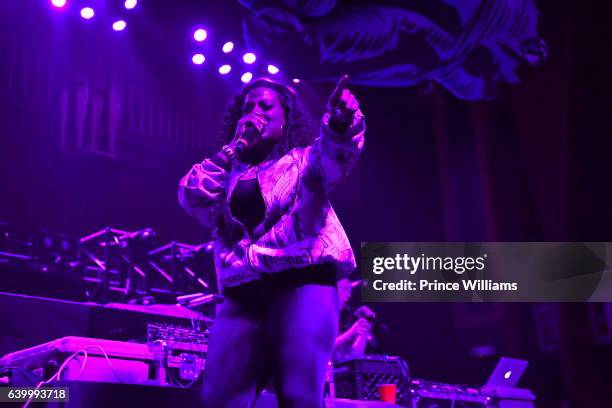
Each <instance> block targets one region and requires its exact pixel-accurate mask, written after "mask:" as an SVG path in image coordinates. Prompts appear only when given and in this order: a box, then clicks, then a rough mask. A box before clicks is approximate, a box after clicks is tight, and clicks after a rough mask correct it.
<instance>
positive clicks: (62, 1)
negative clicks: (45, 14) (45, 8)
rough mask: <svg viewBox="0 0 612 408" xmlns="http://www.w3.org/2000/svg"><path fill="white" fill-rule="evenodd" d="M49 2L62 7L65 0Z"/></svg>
mask: <svg viewBox="0 0 612 408" xmlns="http://www.w3.org/2000/svg"><path fill="white" fill-rule="evenodd" d="M51 4H52V5H53V6H54V7H57V8H62V7H64V6H65V5H66V0H51Z"/></svg>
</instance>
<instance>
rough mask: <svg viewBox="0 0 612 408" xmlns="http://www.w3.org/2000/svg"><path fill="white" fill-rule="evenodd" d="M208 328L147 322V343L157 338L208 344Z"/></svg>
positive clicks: (168, 340)
mask: <svg viewBox="0 0 612 408" xmlns="http://www.w3.org/2000/svg"><path fill="white" fill-rule="evenodd" d="M208 335H209V332H208V329H205V330H194V329H189V328H186V327H180V326H176V325H172V324H162V323H150V324H147V343H152V342H154V341H157V340H162V341H167V342H181V343H190V344H208Z"/></svg>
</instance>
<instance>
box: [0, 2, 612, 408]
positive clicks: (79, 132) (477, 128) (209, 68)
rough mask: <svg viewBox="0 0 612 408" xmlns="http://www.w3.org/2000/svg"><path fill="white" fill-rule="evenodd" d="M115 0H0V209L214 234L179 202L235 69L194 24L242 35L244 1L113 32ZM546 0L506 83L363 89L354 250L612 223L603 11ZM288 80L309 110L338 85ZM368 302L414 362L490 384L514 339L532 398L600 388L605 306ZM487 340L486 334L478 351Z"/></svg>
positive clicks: (602, 227) (604, 387)
mask: <svg viewBox="0 0 612 408" xmlns="http://www.w3.org/2000/svg"><path fill="white" fill-rule="evenodd" d="M114 3H120V2H112V1H109V2H107V4H108V6H107V7H106V9H105V10H104V12H101V13H100V14H99V16H96V19H97V21H91V22H83V21H80V19H79V18H77V17H76V16H75V15H74V13H72V15H71V14H70V13H69V12H58V11H56V10H52V9H51V8H50V7H48V6H47V4H46V2H45V1H36V2H21V1H16V0H9V1H3V2H2V4H1V5H0V96H1V97H0V146H1V148H0V174H1V176H0V197H1V202H0V221H5V222H8V223H10V224H11V225H12V226H14V229H15V230H16V234H17V235H18V236H21V237H23V238H27V237H28V236H29V235H31V234H32V233H33V232H34V231H37V230H38V229H40V228H48V229H49V230H50V231H54V232H58V233H62V234H67V235H72V236H84V235H86V234H88V233H91V232H94V231H96V230H98V229H100V228H102V227H105V226H114V227H117V228H125V229H128V230H130V229H138V228H142V227H152V228H154V229H155V230H156V231H158V236H159V239H161V240H166V241H170V240H177V241H181V242H188V243H193V244H196V243H201V242H204V241H205V240H207V239H208V236H207V233H206V231H204V230H203V229H202V228H200V227H199V226H198V225H197V224H196V223H195V222H194V220H192V219H190V218H189V217H188V216H187V215H186V214H185V213H184V212H183V211H182V210H181V209H180V208H179V206H178V203H177V199H176V189H177V182H178V179H179V178H180V177H181V176H182V175H183V174H184V173H185V172H186V171H187V170H188V169H189V168H190V166H191V165H192V164H193V163H194V162H195V161H199V160H201V159H202V158H204V157H206V156H207V155H210V154H212V153H213V152H215V151H216V150H217V149H218V148H219V143H218V140H217V135H218V129H219V124H220V118H221V116H222V114H223V112H224V110H225V107H226V106H227V103H228V101H229V99H230V97H231V95H232V94H233V93H234V92H235V91H236V90H237V89H239V86H240V81H239V79H238V78H239V73H240V70H238V69H235V70H234V72H233V73H232V75H230V76H229V77H227V78H222V77H221V76H220V75H219V74H218V73H217V72H216V69H215V67H214V64H215V63H216V62H217V61H220V59H219V58H221V56H220V55H219V53H215V52H214V51H213V50H212V48H210V49H206V48H205V49H204V52H205V54H206V55H207V57H208V58H209V60H208V61H207V63H205V64H204V66H202V67H196V66H194V65H192V64H191V62H190V57H191V53H192V51H193V50H194V49H196V45H194V43H193V41H191V40H190V33H191V29H192V26H193V25H194V24H195V23H196V22H203V24H205V25H206V26H207V27H208V28H209V39H208V40H207V43H209V44H210V45H204V46H203V47H213V46H214V47H216V48H219V47H220V45H221V44H222V43H223V42H224V41H226V40H228V39H231V40H234V41H235V42H237V43H238V48H240V47H242V44H240V42H239V37H240V19H239V13H240V9H239V7H238V5H237V4H236V3H235V2H211V1H194V0H191V1H186V0H184V1H180V2H179V1H170V0H155V1H153V0H150V1H148V2H146V4H143V5H141V6H140V9H139V10H138V11H137V12H134V13H132V15H130V16H129V19H128V30H127V31H126V32H124V33H114V32H113V31H112V30H110V27H109V26H110V20H109V19H110V17H111V16H112V15H113V13H114V12H115V10H118V8H114ZM143 3H144V2H143ZM100 4H102V2H100ZM537 4H538V8H539V10H540V12H541V19H540V28H539V32H540V34H541V36H542V37H543V38H544V39H545V40H546V41H547V42H548V45H549V48H550V57H549V59H548V61H547V62H545V63H544V64H543V65H542V66H540V67H536V68H533V67H525V68H524V69H522V70H520V72H519V77H520V78H521V81H522V82H521V83H520V84H518V85H513V86H502V88H501V89H500V96H499V98H498V99H496V100H493V101H483V102H476V103H474V102H471V103H470V102H465V101H461V100H458V99H456V98H455V97H454V96H452V95H450V94H449V93H448V92H447V91H445V90H444V89H441V88H439V87H437V86H433V88H431V89H429V91H427V89H426V87H423V88H410V89H400V88H393V89H392V88H387V89H381V88H365V87H357V88H354V89H353V90H354V92H355V93H356V94H357V95H358V97H359V99H360V102H361V104H362V108H363V111H364V113H365V114H366V117H367V124H368V132H367V141H366V147H365V150H364V152H363V155H362V158H361V160H360V162H359V163H358V166H357V168H356V169H355V170H354V171H353V173H352V175H351V177H350V178H349V179H348V180H346V181H345V182H344V183H343V184H342V185H341V186H340V187H339V188H338V190H337V191H336V192H335V193H334V197H333V204H334V208H335V209H336V212H337V213H338V214H339V216H340V218H341V221H342V222H343V224H344V226H345V229H346V230H347V232H348V234H349V237H350V239H351V241H352V242H353V244H354V247H355V248H356V249H358V248H359V242H361V241H610V240H611V236H610V231H612V229H611V227H612V211H610V202H611V200H610V199H611V198H612V197H611V195H612V194H611V192H610V185H612V183H611V182H610V181H611V180H610V173H611V172H610V160H609V157H610V153H611V152H612V149H611V147H612V143H611V142H610V127H609V123H610V121H609V103H608V100H609V98H608V94H609V87H608V84H609V76H610V68H609V65H608V64H607V61H606V59H607V57H608V56H609V55H608V54H609V53H608V51H609V33H608V29H607V23H608V21H607V18H608V10H607V7H606V4H605V2H577V1H568V0H561V1H548V0H547V1H538V2H537ZM100 7H102V6H100ZM105 19H106V20H105ZM104 21H106V23H105V24H106V25H103V24H104V23H103V22H104ZM237 67H238V65H236V67H235V68H237ZM297 88H298V91H299V93H300V94H301V95H302V97H303V98H304V100H305V101H306V103H307V104H308V106H309V107H310V108H311V110H312V113H313V117H315V118H317V117H318V116H319V115H320V113H321V112H322V109H323V107H324V103H325V98H326V96H327V94H328V93H329V92H330V91H331V89H332V84H320V83H301V84H299V86H297ZM34 284H35V283H34ZM372 307H373V308H374V309H375V310H376V311H377V312H378V313H379V315H380V317H381V319H382V320H383V321H385V323H386V324H387V325H388V326H389V327H391V331H390V333H388V334H382V335H381V339H380V351H381V352H384V353H387V354H399V355H401V356H403V357H405V358H406V359H407V361H408V362H409V364H410V365H411V368H412V372H413V374H414V375H415V376H417V377H421V378H427V379H431V380H439V381H449V382H457V383H468V384H480V383H483V382H484V381H485V380H486V378H487V376H488V373H489V372H490V370H491V369H492V367H493V366H494V363H495V361H496V359H497V357H498V356H500V355H508V356H516V357H522V358H526V359H529V360H530V362H531V365H530V367H529V369H528V370H527V373H526V375H525V377H524V379H523V381H522V382H521V384H522V385H523V386H525V387H528V388H531V389H533V390H534V391H535V393H536V394H537V396H538V400H539V404H538V405H539V406H544V407H561V406H563V407H566V406H571V407H587V406H588V407H594V406H609V405H606V402H605V400H604V396H606V395H608V393H609V390H610V389H611V387H612V375H611V373H612V351H611V346H612V344H611V342H610V335H609V332H608V336H607V337H605V336H597V335H596V332H595V331H594V329H593V324H592V323H593V322H594V320H593V319H592V318H591V317H592V316H597V314H596V313H595V312H596V311H597V310H599V309H598V308H600V307H599V306H596V307H595V308H593V307H591V306H589V305H586V304H578V303H577V304H540V305H534V304H375V305H372ZM608 319H610V317H609V318H608ZM600 323H601V321H600ZM608 324H609V323H608ZM608 330H610V329H608ZM606 339H607V340H606ZM482 346H492V350H493V351H492V352H491V353H489V355H488V356H486V357H476V356H475V350H476V349H477V348H478V347H482ZM489 349H491V348H489ZM485 354H487V353H485ZM564 401H566V402H568V403H569V405H563V403H564Z"/></svg>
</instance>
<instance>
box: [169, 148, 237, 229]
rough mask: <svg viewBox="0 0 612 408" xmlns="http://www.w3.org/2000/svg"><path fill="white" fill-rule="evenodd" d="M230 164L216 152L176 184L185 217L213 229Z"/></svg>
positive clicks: (221, 154) (223, 156)
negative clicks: (186, 215) (187, 215)
mask: <svg viewBox="0 0 612 408" xmlns="http://www.w3.org/2000/svg"><path fill="white" fill-rule="evenodd" d="M228 171H229V161H228V159H227V158H226V157H225V155H223V153H219V154H217V155H216V156H213V157H212V158H210V159H206V160H204V161H203V162H202V163H198V164H196V165H194V166H193V167H192V168H191V170H190V171H189V172H188V173H187V174H186V175H185V176H184V177H183V178H182V179H181V181H180V182H179V190H178V199H179V203H180V204H181V206H182V207H183V208H184V209H185V211H187V213H188V214H190V215H191V216H193V217H195V218H196V219H197V220H198V221H199V222H200V223H201V224H202V225H204V226H205V227H213V226H214V225H215V220H216V217H217V215H218V214H219V206H220V204H221V203H222V202H223V198H224V197H225V192H226V184H227V175H228Z"/></svg>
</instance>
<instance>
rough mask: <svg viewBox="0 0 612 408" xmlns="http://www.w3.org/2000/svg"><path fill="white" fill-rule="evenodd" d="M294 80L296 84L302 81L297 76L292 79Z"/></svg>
mask: <svg viewBox="0 0 612 408" xmlns="http://www.w3.org/2000/svg"><path fill="white" fill-rule="evenodd" d="M292 81H293V83H294V84H299V83H300V80H299V79H297V78H293V80H292Z"/></svg>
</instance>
